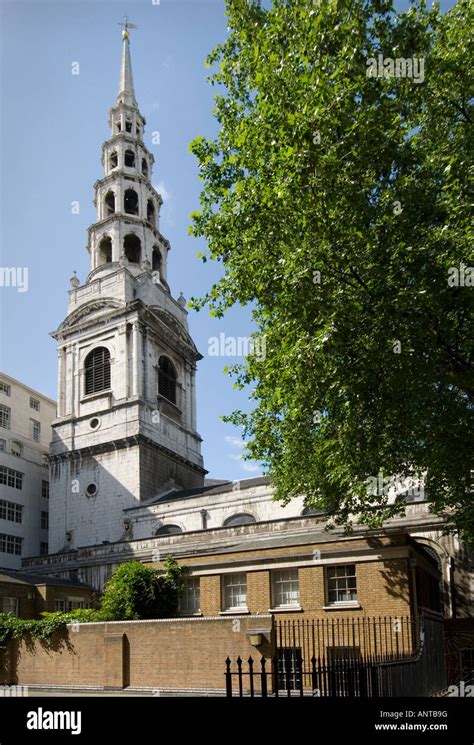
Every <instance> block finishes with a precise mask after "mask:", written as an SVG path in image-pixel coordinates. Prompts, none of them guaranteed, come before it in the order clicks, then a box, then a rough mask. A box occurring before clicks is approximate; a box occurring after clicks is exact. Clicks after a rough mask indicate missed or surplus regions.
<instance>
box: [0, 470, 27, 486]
mask: <svg viewBox="0 0 474 745" xmlns="http://www.w3.org/2000/svg"><path fill="white" fill-rule="evenodd" d="M0 484H4V485H5V486H11V487H13V489H23V474H22V472H21V471H15V470H14V469H13V468H7V467H6V466H0Z"/></svg>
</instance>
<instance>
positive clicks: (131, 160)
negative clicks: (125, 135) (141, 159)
mask: <svg viewBox="0 0 474 745" xmlns="http://www.w3.org/2000/svg"><path fill="white" fill-rule="evenodd" d="M124 163H125V165H126V167H127V168H134V167H135V153H134V152H133V150H125V154H124Z"/></svg>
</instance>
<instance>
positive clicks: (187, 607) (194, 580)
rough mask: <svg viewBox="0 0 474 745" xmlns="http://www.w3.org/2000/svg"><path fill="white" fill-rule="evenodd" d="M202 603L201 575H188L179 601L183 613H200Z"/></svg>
mask: <svg viewBox="0 0 474 745" xmlns="http://www.w3.org/2000/svg"><path fill="white" fill-rule="evenodd" d="M200 605H201V597H200V581H199V577H186V578H185V580H184V587H183V592H182V595H181V598H180V601H179V611H180V613H183V614H191V613H199V610H200Z"/></svg>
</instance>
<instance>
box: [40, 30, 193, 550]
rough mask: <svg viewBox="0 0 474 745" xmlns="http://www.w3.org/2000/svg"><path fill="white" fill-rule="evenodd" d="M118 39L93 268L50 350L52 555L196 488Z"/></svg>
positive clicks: (145, 159) (174, 332)
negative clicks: (159, 499)
mask: <svg viewBox="0 0 474 745" xmlns="http://www.w3.org/2000/svg"><path fill="white" fill-rule="evenodd" d="M131 27H132V26H131V24H128V23H126V24H125V29H124V32H123V39H122V61H121V68H120V85H119V88H120V90H119V93H118V96H117V101H116V104H115V106H114V107H113V108H112V109H111V111H110V117H109V123H110V129H111V135H110V138H109V139H108V140H107V141H106V142H105V143H104V144H103V147H102V165H103V167H104V175H103V176H102V177H101V178H100V179H99V180H98V181H96V183H95V184H94V189H95V200H94V204H95V207H96V211H97V218H96V222H95V223H94V224H93V225H91V226H90V227H89V230H88V246H87V248H88V251H89V254H90V272H89V274H88V276H87V278H86V281H85V282H84V284H81V281H80V279H79V278H78V277H77V276H76V275H75V274H74V276H73V278H72V280H71V289H70V290H69V305H68V313H67V317H66V319H65V320H64V321H63V323H62V324H61V325H60V326H59V328H58V329H57V331H55V332H54V333H53V334H52V335H53V337H54V338H55V339H56V341H57V344H58V357H59V365H58V366H59V370H58V417H57V419H56V421H55V422H54V424H53V442H52V444H51V449H50V456H51V477H50V482H51V489H50V494H51V496H50V500H51V501H50V541H49V544H50V551H52V552H56V551H69V550H72V549H74V548H77V547H78V546H86V545H93V544H98V543H102V542H108V541H117V540H119V539H120V538H121V537H122V536H123V535H127V537H133V525H131V524H129V521H128V522H127V525H126V526H125V524H124V512H123V511H124V509H126V508H129V507H132V506H136V505H137V504H139V503H141V502H143V501H144V500H145V501H146V500H148V499H150V498H153V497H156V495H157V494H159V493H163V491H166V490H170V489H180V488H184V489H193V488H196V487H200V486H202V485H203V483H204V474H205V470H204V467H203V460H202V455H201V438H200V436H199V434H198V432H197V430H196V387H195V374H196V363H197V362H198V360H199V359H201V355H200V354H199V352H198V350H197V349H196V346H195V344H194V342H193V340H192V338H191V336H190V335H189V330H188V321H187V311H186V309H185V301H184V299H183V298H182V297H180V298H178V299H174V298H173V297H172V295H171V292H170V288H169V286H168V283H167V262H168V251H169V248H170V246H169V243H168V241H167V240H166V238H164V236H163V235H162V234H161V232H160V229H159V217H160V209H161V205H162V199H161V197H160V195H159V194H158V192H157V191H156V190H155V189H154V188H153V186H152V182H151V174H152V168H153V162H154V158H153V155H152V154H151V152H150V151H149V150H148V148H147V147H146V145H145V143H144V140H143V134H144V127H145V119H144V117H143V116H142V114H141V113H140V111H139V108H138V105H137V102H136V98H135V92H134V87H133V76H132V66H131V60H130V40H129V35H128V28H131Z"/></svg>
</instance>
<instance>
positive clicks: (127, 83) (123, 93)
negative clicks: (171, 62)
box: [118, 16, 138, 106]
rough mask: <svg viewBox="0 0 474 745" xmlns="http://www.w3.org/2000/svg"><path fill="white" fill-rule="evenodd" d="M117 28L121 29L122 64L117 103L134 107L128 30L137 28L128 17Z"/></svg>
mask: <svg viewBox="0 0 474 745" xmlns="http://www.w3.org/2000/svg"><path fill="white" fill-rule="evenodd" d="M118 25H119V26H122V27H123V31H122V38H123V44H122V64H121V66H120V87H119V94H118V101H119V103H125V104H128V105H129V106H136V100H135V91H134V89H133V75H132V63H131V60H130V40H129V35H128V29H130V28H138V26H135V24H134V23H130V21H129V20H128V16H124V18H123V21H121V22H120V23H119V24H118Z"/></svg>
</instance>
